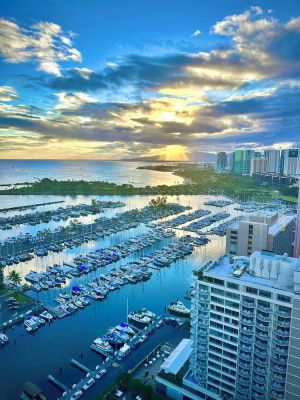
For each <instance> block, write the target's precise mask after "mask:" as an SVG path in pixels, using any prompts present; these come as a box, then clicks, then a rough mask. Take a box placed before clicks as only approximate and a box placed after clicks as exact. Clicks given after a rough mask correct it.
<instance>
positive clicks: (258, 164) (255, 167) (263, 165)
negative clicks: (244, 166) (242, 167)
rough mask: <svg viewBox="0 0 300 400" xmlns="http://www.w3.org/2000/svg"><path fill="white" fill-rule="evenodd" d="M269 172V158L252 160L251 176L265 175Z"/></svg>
mask: <svg viewBox="0 0 300 400" xmlns="http://www.w3.org/2000/svg"><path fill="white" fill-rule="evenodd" d="M266 172H267V158H266V157H254V158H252V159H251V164H250V175H251V176H252V175H253V174H257V173H258V174H265V173H266Z"/></svg>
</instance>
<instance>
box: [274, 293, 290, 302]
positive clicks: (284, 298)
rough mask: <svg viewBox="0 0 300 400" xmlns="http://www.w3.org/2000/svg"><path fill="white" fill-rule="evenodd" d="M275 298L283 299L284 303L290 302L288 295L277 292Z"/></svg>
mask: <svg viewBox="0 0 300 400" xmlns="http://www.w3.org/2000/svg"><path fill="white" fill-rule="evenodd" d="M277 300H279V301H283V302H285V303H290V302H291V298H290V297H289V296H285V295H283V294H278V295H277Z"/></svg>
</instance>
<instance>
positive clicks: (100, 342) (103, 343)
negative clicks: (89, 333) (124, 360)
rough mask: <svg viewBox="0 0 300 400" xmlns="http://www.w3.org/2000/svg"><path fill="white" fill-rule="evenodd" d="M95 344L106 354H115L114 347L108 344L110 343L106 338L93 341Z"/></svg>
mask: <svg viewBox="0 0 300 400" xmlns="http://www.w3.org/2000/svg"><path fill="white" fill-rule="evenodd" d="M93 344H95V345H96V346H97V347H99V349H101V350H102V351H104V352H105V353H112V352H113V348H112V346H111V345H110V344H109V343H108V341H107V340H106V339H105V338H97V339H95V340H94V341H93Z"/></svg>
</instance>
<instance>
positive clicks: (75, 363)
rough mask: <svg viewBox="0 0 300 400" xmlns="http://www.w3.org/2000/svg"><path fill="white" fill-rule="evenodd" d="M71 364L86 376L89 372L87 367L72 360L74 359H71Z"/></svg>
mask: <svg viewBox="0 0 300 400" xmlns="http://www.w3.org/2000/svg"><path fill="white" fill-rule="evenodd" d="M71 364H73V365H75V367H77V368H79V369H81V370H82V371H83V372H84V373H86V374H88V373H89V372H91V370H90V369H89V368H88V367H86V366H85V365H83V364H81V363H80V362H79V361H77V360H74V358H72V360H71Z"/></svg>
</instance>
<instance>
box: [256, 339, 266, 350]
mask: <svg viewBox="0 0 300 400" xmlns="http://www.w3.org/2000/svg"><path fill="white" fill-rule="evenodd" d="M255 346H256V347H258V348H259V349H261V350H268V348H269V346H268V345H267V344H266V343H263V342H259V341H256V342H255Z"/></svg>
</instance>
